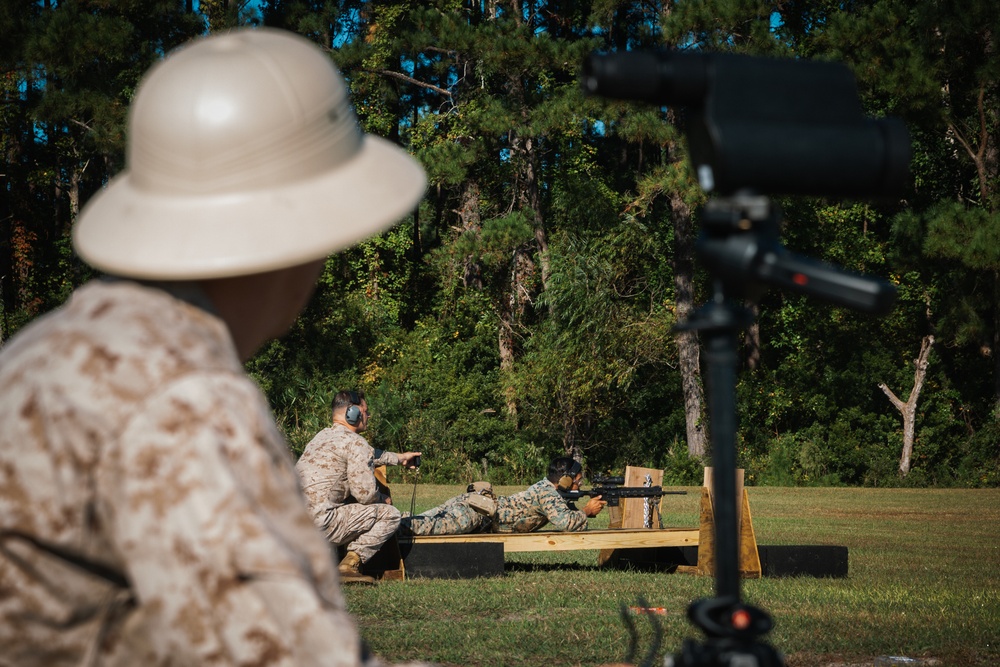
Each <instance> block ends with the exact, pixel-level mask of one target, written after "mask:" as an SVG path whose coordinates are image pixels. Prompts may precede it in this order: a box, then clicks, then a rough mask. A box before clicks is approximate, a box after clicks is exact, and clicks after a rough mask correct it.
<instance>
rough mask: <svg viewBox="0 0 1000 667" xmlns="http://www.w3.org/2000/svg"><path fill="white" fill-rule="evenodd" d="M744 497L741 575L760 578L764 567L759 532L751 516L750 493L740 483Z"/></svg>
mask: <svg viewBox="0 0 1000 667" xmlns="http://www.w3.org/2000/svg"><path fill="white" fill-rule="evenodd" d="M740 486H741V489H740V491H742V493H741V494H740V496H741V497H742V498H743V503H742V510H743V511H742V512H740V515H741V517H742V518H741V520H740V576H742V577H744V578H746V579H760V578H761V576H763V569H762V568H761V565H760V553H759V552H758V550H757V533H756V532H755V531H754V529H753V519H752V518H751V516H750V495H749V494H748V493H747V490H746V489H745V488H742V486H743V485H742V484H741V485H740Z"/></svg>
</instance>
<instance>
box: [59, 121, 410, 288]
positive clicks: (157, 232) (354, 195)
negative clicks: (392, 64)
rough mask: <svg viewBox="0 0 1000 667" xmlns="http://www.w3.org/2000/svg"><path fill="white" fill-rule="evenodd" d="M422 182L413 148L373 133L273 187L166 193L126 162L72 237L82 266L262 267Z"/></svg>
mask: <svg viewBox="0 0 1000 667" xmlns="http://www.w3.org/2000/svg"><path fill="white" fill-rule="evenodd" d="M426 183H427V182H426V176H425V174H424V171H423V169H422V168H421V166H420V165H419V163H418V162H417V161H416V160H415V159H414V158H413V157H411V156H410V155H409V154H407V153H406V152H405V151H403V150H402V149H400V148H399V147H398V146H396V145H395V144H392V143H391V142H389V141H386V140H385V139H382V138H380V137H376V136H372V135H365V136H364V139H363V141H362V145H361V149H360V150H359V151H358V153H357V154H356V155H355V156H353V157H352V158H351V159H350V160H349V161H347V162H345V163H343V164H341V165H339V166H337V167H336V168H334V169H330V170H328V171H326V172H324V173H321V174H318V175H317V176H315V177H313V178H309V179H306V180H300V181H296V182H294V183H290V184H282V185H280V186H276V187H273V188H261V189H257V190H251V191H240V192H229V193H225V194H210V195H178V194H169V195H168V194H163V193H156V192H151V191H149V190H147V189H143V188H140V187H137V186H136V184H135V183H134V179H132V178H131V177H130V174H129V172H128V171H127V170H126V171H124V172H122V173H121V174H119V175H118V176H116V177H115V178H114V179H112V181H111V182H110V183H109V184H108V186H107V187H106V188H105V189H103V190H102V191H100V192H99V193H97V194H96V195H95V196H94V197H93V198H91V200H90V201H89V202H88V203H87V205H86V206H85V207H84V209H83V211H81V213H80V215H79V217H78V219H77V222H76V225H75V227H74V229H73V245H74V248H75V250H76V252H77V254H78V255H79V256H80V257H81V258H82V259H83V260H84V261H85V262H87V263H88V264H90V265H91V266H93V267H95V268H97V269H100V270H102V271H105V272H107V273H111V274H114V275H120V276H126V277H132V278H139V279H147V280H199V279H210V278H224V277H230V276H238V275H249V274H254V273H263V272H266V271H273V270H277V269H282V268H287V267H290V266H297V265H299V264H305V263H308V262H310V261H314V260H317V259H320V258H322V257H326V256H327V255H330V254H331V253H334V252H336V251H338V250H342V249H344V248H347V247H349V246H351V245H354V244H356V243H358V242H359V241H361V240H363V239H365V238H368V237H370V236H372V235H374V234H377V233H379V232H381V231H383V230H385V229H387V228H389V227H392V226H393V225H394V224H396V223H397V222H398V221H399V220H400V219H401V218H403V217H404V216H405V215H406V214H407V213H409V212H410V211H412V210H413V209H414V208H415V207H416V205H417V204H418V203H419V201H420V199H421V198H422V197H423V194H424V191H425V189H426Z"/></svg>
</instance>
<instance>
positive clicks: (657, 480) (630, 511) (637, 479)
mask: <svg viewBox="0 0 1000 667" xmlns="http://www.w3.org/2000/svg"><path fill="white" fill-rule="evenodd" d="M647 475H649V478H650V480H651V481H650V484H649V485H650V486H662V485H663V471H662V470H657V469H656V468H639V467H635V466H626V467H625V486H646V476H647ZM656 500H657V501H659V502H657V503H656V505H655V507H654V508H653V510H652V514H653V516H651V517H650V520H651V521H652V523H651V524H650V526H649V528H660V505H659V503H660V502H663V496H660V497H659V498H657V499H656ZM621 504H622V523H621V526H622V528H625V529H629V528H646V527H647V526H646V524H645V508H646V499H645V498H622V499H621Z"/></svg>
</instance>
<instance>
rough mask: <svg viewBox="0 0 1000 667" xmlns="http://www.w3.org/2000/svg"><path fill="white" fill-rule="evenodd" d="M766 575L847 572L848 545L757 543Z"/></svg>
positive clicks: (844, 573)
mask: <svg viewBox="0 0 1000 667" xmlns="http://www.w3.org/2000/svg"><path fill="white" fill-rule="evenodd" d="M757 553H758V554H759V555H760V566H761V570H762V571H763V574H764V576H765V577H795V576H805V577H834V578H841V577H846V576H847V565H848V562H847V547H841V546H831V545H816V544H812V545H797V546H786V545H781V546H776V545H771V546H758V547H757Z"/></svg>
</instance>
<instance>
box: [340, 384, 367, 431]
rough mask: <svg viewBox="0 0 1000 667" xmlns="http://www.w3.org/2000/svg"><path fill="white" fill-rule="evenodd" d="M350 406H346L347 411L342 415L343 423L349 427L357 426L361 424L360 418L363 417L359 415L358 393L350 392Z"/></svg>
mask: <svg viewBox="0 0 1000 667" xmlns="http://www.w3.org/2000/svg"><path fill="white" fill-rule="evenodd" d="M350 398H351V404H350V405H349V406H347V411H346V412H345V413H344V421H345V422H347V423H348V424H350V425H351V426H357V425H358V424H360V423H361V419H362V417H364V415H363V414H362V413H361V408H360V407H359V406H360V405H361V397H360V396H358V392H356V391H352V392H350Z"/></svg>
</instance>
